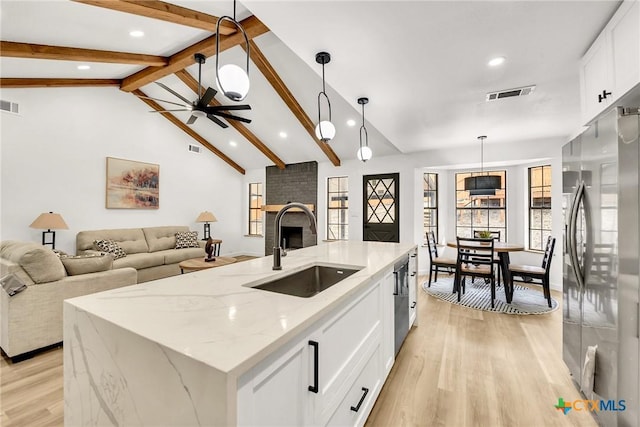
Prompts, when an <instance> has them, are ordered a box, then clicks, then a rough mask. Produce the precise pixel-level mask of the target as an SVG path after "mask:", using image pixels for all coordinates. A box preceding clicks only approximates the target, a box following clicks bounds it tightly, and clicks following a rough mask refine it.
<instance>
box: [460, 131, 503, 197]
mask: <svg viewBox="0 0 640 427" xmlns="http://www.w3.org/2000/svg"><path fill="white" fill-rule="evenodd" d="M486 138H487V137H486V136H485V135H482V136H479V137H478V139H479V140H480V175H477V176H470V177H468V178H465V179H464V189H465V190H466V191H468V192H469V195H470V196H495V195H496V190H499V189H500V188H502V179H501V178H500V176H498V175H484V140H485V139H486Z"/></svg>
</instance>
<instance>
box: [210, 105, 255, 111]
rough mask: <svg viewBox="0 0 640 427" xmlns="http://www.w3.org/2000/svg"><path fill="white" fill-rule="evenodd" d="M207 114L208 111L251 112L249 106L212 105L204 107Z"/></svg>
mask: <svg viewBox="0 0 640 427" xmlns="http://www.w3.org/2000/svg"><path fill="white" fill-rule="evenodd" d="M205 110H206V111H207V112H210V111H234V110H251V105H214V106H211V107H206V108H205Z"/></svg>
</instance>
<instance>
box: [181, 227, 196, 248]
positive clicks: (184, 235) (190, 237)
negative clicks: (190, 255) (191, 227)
mask: <svg viewBox="0 0 640 427" xmlns="http://www.w3.org/2000/svg"><path fill="white" fill-rule="evenodd" d="M199 247H200V245H198V232H197V231H178V232H177V233H176V249H184V248H199Z"/></svg>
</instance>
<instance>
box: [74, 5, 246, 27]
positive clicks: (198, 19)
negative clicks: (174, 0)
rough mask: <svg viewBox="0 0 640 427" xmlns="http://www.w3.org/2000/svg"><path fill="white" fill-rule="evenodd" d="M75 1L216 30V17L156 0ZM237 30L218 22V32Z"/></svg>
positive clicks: (226, 22)
mask: <svg viewBox="0 0 640 427" xmlns="http://www.w3.org/2000/svg"><path fill="white" fill-rule="evenodd" d="M73 1H75V2H76V3H83V4H88V5H91V6H98V7H103V8H106V9H111V10H117V11H119V12H126V13H131V14H134V15H139V16H146V17H147V18H153V19H159V20H161V21H166V22H172V23H174V24H180V25H186V26H188V27H193V28H199V29H201V30H206V31H210V32H212V33H215V32H216V24H217V22H218V17H217V16H213V15H208V14H206V13H202V12H198V11H196V10H192V9H187V8H186V7H181V6H177V5H175V4H171V3H165V2H163V1H157V0H133V1H132V0H73ZM236 31H237V29H236V27H235V25H233V24H231V23H230V22H228V21H223V22H222V23H221V24H220V34H223V35H229V34H233V33H235V32H236Z"/></svg>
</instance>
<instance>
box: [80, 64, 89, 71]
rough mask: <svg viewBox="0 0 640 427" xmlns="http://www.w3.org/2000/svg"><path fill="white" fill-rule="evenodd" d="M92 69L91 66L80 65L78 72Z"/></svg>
mask: <svg viewBox="0 0 640 427" xmlns="http://www.w3.org/2000/svg"><path fill="white" fill-rule="evenodd" d="M89 69H91V67H90V66H89V65H78V70H89Z"/></svg>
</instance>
